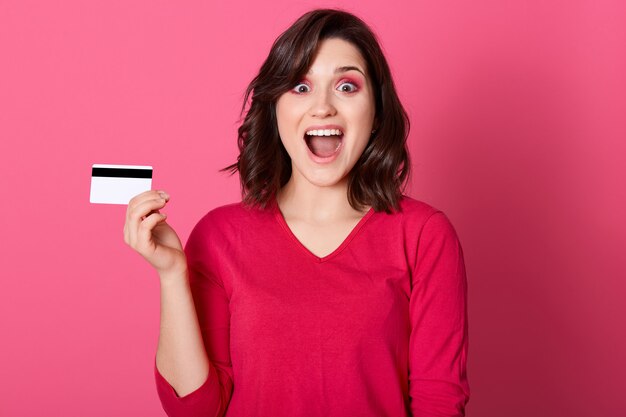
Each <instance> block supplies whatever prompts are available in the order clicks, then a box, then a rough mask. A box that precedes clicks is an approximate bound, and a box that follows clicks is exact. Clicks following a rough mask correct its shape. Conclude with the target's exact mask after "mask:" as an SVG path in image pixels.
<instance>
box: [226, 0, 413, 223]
mask: <svg viewBox="0 0 626 417" xmlns="http://www.w3.org/2000/svg"><path fill="white" fill-rule="evenodd" d="M329 38H338V39H342V40H345V41H347V42H349V43H351V44H352V45H354V46H355V47H356V48H357V49H358V50H359V51H360V53H361V55H362V56H363V58H364V60H365V62H366V63H367V73H368V75H369V77H370V79H371V83H372V87H373V90H374V97H375V102H376V116H375V126H374V128H375V134H373V135H372V137H371V138H370V139H369V142H368V144H367V146H366V147H365V149H364V151H363V154H362V155H361V157H360V158H359V159H358V161H357V162H356V164H355V165H354V167H353V168H352V170H351V171H350V173H349V174H348V201H349V203H350V205H351V206H352V207H353V208H354V209H356V210H360V209H361V208H362V207H363V206H364V205H370V206H372V207H373V209H374V211H383V210H384V211H385V212H387V213H391V211H392V209H393V210H399V209H400V205H399V200H400V198H401V196H402V193H403V192H404V188H405V187H406V181H407V179H408V178H409V176H410V159H409V153H408V150H407V148H406V139H407V136H408V132H409V128H410V123H409V118H408V116H407V113H406V111H405V110H404V108H403V107H402V104H401V103H400V99H399V98H398V95H397V93H396V90H395V87H394V83H393V79H392V77H391V72H390V70H389V65H388V64H387V60H386V59H385V56H384V54H383V52H382V50H381V48H380V45H379V43H378V39H377V37H376V35H375V34H374V33H373V32H372V30H371V29H370V28H369V27H368V26H367V24H365V22H363V21H362V20H361V19H359V18H358V17H356V16H354V15H353V14H351V13H348V12H346V11H343V10H337V9H317V10H312V11H310V12H308V13H306V14H304V15H303V16H302V17H300V18H299V19H298V20H297V21H296V22H295V23H294V24H293V25H291V26H290V27H289V28H288V29H287V30H286V31H285V32H283V33H282V34H281V35H280V36H279V37H278V38H277V39H276V41H274V44H273V45H272V48H271V50H270V52H269V55H268V57H267V59H266V60H265V62H264V63H263V65H262V66H261V69H260V70H259V73H258V75H257V76H256V77H255V78H254V79H253V80H252V82H251V83H250V85H248V87H247V89H246V92H245V97H244V101H243V105H242V107H241V115H243V114H244V113H245V109H246V105H247V104H248V101H249V100H250V105H249V109H248V111H247V113H246V116H245V119H244V121H243V123H242V124H241V126H240V127H239V129H238V134H239V135H238V147H239V156H238V157H237V162H236V163H234V164H232V165H229V166H227V167H225V168H222V169H221V170H220V171H231V175H232V174H234V173H235V172H237V171H239V175H240V181H241V192H242V200H243V202H244V204H246V205H248V206H260V207H261V208H266V207H267V205H268V203H269V202H270V201H271V200H272V199H274V198H275V196H276V193H277V192H278V190H280V188H281V187H282V186H284V185H285V184H286V183H287V181H288V180H289V178H290V177H291V169H292V168H291V158H290V157H289V154H288V153H287V151H286V150H285V147H284V146H283V144H282V142H281V140H280V136H279V133H278V124H277V120H276V102H277V101H278V98H279V97H280V96H281V95H282V94H284V93H285V92H287V91H289V90H290V89H292V88H293V87H294V86H295V85H296V84H297V83H298V82H299V81H300V80H301V78H302V76H303V75H304V74H305V73H306V72H307V71H308V69H309V67H310V66H311V64H312V63H313V60H314V59H315V55H316V53H317V50H318V47H319V45H320V44H321V42H322V41H323V40H325V39H329Z"/></svg>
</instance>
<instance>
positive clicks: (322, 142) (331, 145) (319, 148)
mask: <svg viewBox="0 0 626 417" xmlns="http://www.w3.org/2000/svg"><path fill="white" fill-rule="evenodd" d="M340 143H341V136H311V137H310V139H309V141H308V144H309V148H310V149H311V151H312V152H313V153H314V154H315V155H317V156H321V157H322V158H323V157H326V156H331V155H332V154H334V153H335V150H336V149H337V147H338V146H339V144H340Z"/></svg>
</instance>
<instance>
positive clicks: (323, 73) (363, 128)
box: [276, 39, 376, 257]
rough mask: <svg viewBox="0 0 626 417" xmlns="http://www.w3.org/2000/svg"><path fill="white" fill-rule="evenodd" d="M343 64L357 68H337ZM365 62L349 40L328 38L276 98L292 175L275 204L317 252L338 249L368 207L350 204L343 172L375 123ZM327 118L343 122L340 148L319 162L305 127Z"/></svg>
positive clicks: (323, 122) (329, 121)
mask: <svg viewBox="0 0 626 417" xmlns="http://www.w3.org/2000/svg"><path fill="white" fill-rule="evenodd" d="M342 67H343V68H345V67H355V68H357V69H358V70H356V69H351V70H348V71H345V72H343V71H341V72H337V69H338V68H342ZM366 68H367V66H366V63H365V60H364V59H363V57H362V56H361V54H360V52H359V51H358V49H356V48H355V47H354V46H353V45H352V44H351V43H349V42H346V41H344V40H342V39H326V40H324V41H323V42H322V43H321V45H320V47H319V50H318V53H317V55H316V57H315V59H314V61H313V64H312V65H311V68H310V69H309V73H308V74H307V75H306V79H305V80H303V82H302V83H301V84H298V85H296V86H294V89H292V90H291V91H289V92H286V93H284V94H283V95H282V96H281V97H280V98H279V99H278V101H277V104H276V117H277V121H278V131H279V134H280V137H281V141H282V143H283V145H284V146H285V149H286V150H287V153H288V154H289V156H290V157H291V162H292V176H291V178H290V180H289V181H288V183H287V184H285V186H284V187H283V188H282V189H281V190H280V191H279V193H278V195H277V201H278V205H279V207H280V210H281V212H282V213H283V217H284V218H285V220H286V221H287V223H288V225H289V227H290V229H291V230H292V232H293V233H294V234H295V235H296V237H297V238H298V240H300V242H302V244H303V245H304V246H305V247H307V248H308V249H309V250H310V251H311V252H312V253H313V254H315V255H317V256H320V257H322V256H326V255H328V254H330V253H331V252H332V251H333V250H334V249H336V248H337V247H338V246H339V245H340V244H341V242H342V241H343V240H344V239H345V237H346V236H347V235H348V234H349V233H350V231H351V230H352V228H353V227H354V226H355V225H356V223H358V221H359V220H360V219H361V218H362V217H363V215H364V214H365V213H366V212H367V210H369V207H366V208H365V209H364V210H362V211H357V210H355V209H353V208H352V207H351V206H350V204H349V202H348V197H347V193H348V181H347V176H348V174H349V172H350V171H351V170H352V168H353V167H354V165H355V164H356V162H357V160H358V159H359V157H360V156H361V154H362V153H363V150H364V149H365V147H366V145H367V142H368V140H369V138H370V135H371V132H372V129H373V126H374V123H375V113H376V108H375V102H374V92H373V90H372V87H371V82H370V80H369V77H368V76H367V72H366ZM355 84H357V85H358V87H357V88H356V89H355ZM327 124H333V125H339V126H341V127H342V128H343V131H344V137H343V139H342V141H343V143H342V150H341V152H340V154H339V156H338V158H337V159H335V160H334V161H332V162H331V163H329V164H320V163H317V162H315V161H314V160H313V159H311V158H310V156H309V154H308V152H307V145H306V142H305V141H304V140H303V137H304V134H305V132H306V130H308V128H309V127H311V126H315V125H327Z"/></svg>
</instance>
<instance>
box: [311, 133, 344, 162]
mask: <svg viewBox="0 0 626 417" xmlns="http://www.w3.org/2000/svg"><path fill="white" fill-rule="evenodd" d="M325 129H337V130H341V132H342V133H343V136H345V134H346V131H345V130H344V128H343V127H342V126H339V125H315V126H309V127H307V128H306V129H305V130H304V134H303V135H302V142H304V147H305V148H306V151H307V153H308V154H309V157H310V158H311V159H312V160H313V161H314V162H316V163H318V164H330V163H331V162H333V161H334V160H335V159H337V157H338V156H339V154H340V153H341V150H342V149H343V140H341V143H340V144H339V148H337V151H336V152H335V153H333V154H332V155H330V156H327V157H325V158H323V157H320V156H317V155H315V154H314V153H313V152H311V149H309V145H307V143H306V139H305V137H306V132H308V131H309V130H325Z"/></svg>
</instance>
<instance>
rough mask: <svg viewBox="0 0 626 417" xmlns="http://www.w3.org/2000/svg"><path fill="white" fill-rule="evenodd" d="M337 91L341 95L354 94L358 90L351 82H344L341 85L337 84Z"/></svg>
mask: <svg viewBox="0 0 626 417" xmlns="http://www.w3.org/2000/svg"><path fill="white" fill-rule="evenodd" d="M338 90H339V91H341V92H343V93H354V92H355V91H356V90H358V87H357V85H356V84H355V83H353V82H350V81H344V82H342V83H341V84H339V87H338Z"/></svg>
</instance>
